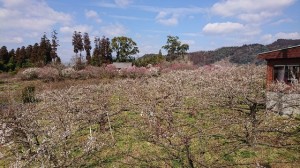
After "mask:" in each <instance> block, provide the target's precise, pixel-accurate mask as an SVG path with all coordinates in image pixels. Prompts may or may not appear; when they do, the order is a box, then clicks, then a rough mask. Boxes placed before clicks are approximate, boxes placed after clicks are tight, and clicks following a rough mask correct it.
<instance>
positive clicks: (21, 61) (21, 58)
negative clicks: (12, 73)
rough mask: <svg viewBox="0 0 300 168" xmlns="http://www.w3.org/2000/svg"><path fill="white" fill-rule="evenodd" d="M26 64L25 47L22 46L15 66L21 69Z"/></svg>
mask: <svg viewBox="0 0 300 168" xmlns="http://www.w3.org/2000/svg"><path fill="white" fill-rule="evenodd" d="M25 62H26V48H25V46H22V47H21V49H20V53H19V57H17V64H18V65H19V67H20V68H22V67H23V66H24V65H25Z"/></svg>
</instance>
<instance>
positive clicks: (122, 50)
mask: <svg viewBox="0 0 300 168" xmlns="http://www.w3.org/2000/svg"><path fill="white" fill-rule="evenodd" d="M111 46H112V50H113V51H115V52H116V56H117V58H116V61H117V62H127V61H129V60H132V58H131V56H132V55H134V54H137V53H139V49H138V47H137V44H136V42H134V41H133V40H132V39H131V38H129V37H124V36H121V37H114V38H113V39H112V41H111Z"/></svg>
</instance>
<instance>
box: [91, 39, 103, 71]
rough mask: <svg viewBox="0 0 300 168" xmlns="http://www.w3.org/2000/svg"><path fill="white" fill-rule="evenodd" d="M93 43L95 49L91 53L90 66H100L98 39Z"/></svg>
mask: <svg viewBox="0 0 300 168" xmlns="http://www.w3.org/2000/svg"><path fill="white" fill-rule="evenodd" d="M94 43H95V47H94V51H93V57H92V65H94V66H100V65H101V60H100V38H99V37H95V39H94Z"/></svg>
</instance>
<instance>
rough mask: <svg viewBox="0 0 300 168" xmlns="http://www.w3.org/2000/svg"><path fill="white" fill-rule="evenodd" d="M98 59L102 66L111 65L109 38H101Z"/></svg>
mask: <svg viewBox="0 0 300 168" xmlns="http://www.w3.org/2000/svg"><path fill="white" fill-rule="evenodd" d="M100 58H101V62H102V63H103V64H111V63H112V49H111V47H110V41H109V38H105V36H103V37H102V39H101V41H100Z"/></svg>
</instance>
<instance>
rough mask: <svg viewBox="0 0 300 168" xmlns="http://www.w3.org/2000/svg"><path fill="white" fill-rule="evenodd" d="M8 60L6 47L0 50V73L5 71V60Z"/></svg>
mask: <svg viewBox="0 0 300 168" xmlns="http://www.w3.org/2000/svg"><path fill="white" fill-rule="evenodd" d="M8 59H9V55H8V51H7V48H6V46H2V47H1V48H0V71H6V70H7V67H6V64H7V62H8V61H7V60H8Z"/></svg>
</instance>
